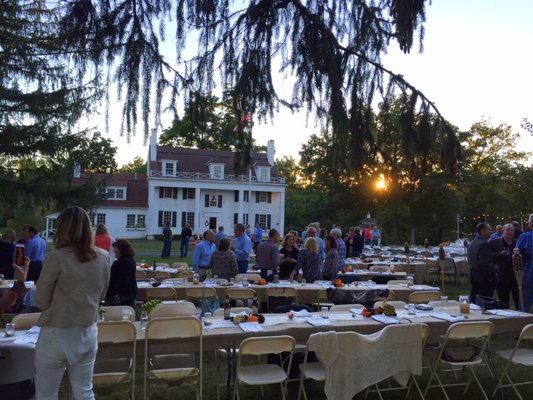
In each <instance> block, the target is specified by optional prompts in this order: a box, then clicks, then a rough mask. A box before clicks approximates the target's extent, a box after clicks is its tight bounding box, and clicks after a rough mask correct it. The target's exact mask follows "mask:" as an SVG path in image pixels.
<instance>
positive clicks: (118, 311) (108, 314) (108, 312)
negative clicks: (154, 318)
mask: <svg viewBox="0 0 533 400" xmlns="http://www.w3.org/2000/svg"><path fill="white" fill-rule="evenodd" d="M104 308H105V313H104V321H122V311H123V310H127V311H129V313H128V321H130V322H135V310H134V309H133V308H131V307H130V306H106V307H104Z"/></svg>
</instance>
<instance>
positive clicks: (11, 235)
mask: <svg viewBox="0 0 533 400" xmlns="http://www.w3.org/2000/svg"><path fill="white" fill-rule="evenodd" d="M2 241H3V242H8V243H15V242H16V241H17V233H16V232H15V230H14V229H11V228H7V229H6V230H5V231H4V234H3V235H2Z"/></svg>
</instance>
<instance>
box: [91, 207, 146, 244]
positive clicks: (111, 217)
mask: <svg viewBox="0 0 533 400" xmlns="http://www.w3.org/2000/svg"><path fill="white" fill-rule="evenodd" d="M91 214H105V226H106V227H107V230H108V231H109V234H110V235H111V236H113V237H114V238H115V239H144V238H145V237H146V232H147V230H146V228H127V227H126V223H127V218H128V214H134V215H145V216H146V217H145V219H146V220H147V219H148V209H146V208H108V207H99V208H95V209H93V210H91Z"/></svg>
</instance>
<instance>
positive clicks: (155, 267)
mask: <svg viewBox="0 0 533 400" xmlns="http://www.w3.org/2000/svg"><path fill="white" fill-rule="evenodd" d="M152 269H153V270H154V271H155V270H156V269H157V264H156V263H155V260H154V265H153V267H152Z"/></svg>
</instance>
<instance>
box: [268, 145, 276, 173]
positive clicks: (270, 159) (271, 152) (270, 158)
mask: <svg viewBox="0 0 533 400" xmlns="http://www.w3.org/2000/svg"><path fill="white" fill-rule="evenodd" d="M275 153H276V150H275V148H274V141H273V140H269V141H268V142H267V160H268V163H269V164H270V166H272V167H273V166H274V154H275Z"/></svg>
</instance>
